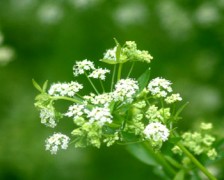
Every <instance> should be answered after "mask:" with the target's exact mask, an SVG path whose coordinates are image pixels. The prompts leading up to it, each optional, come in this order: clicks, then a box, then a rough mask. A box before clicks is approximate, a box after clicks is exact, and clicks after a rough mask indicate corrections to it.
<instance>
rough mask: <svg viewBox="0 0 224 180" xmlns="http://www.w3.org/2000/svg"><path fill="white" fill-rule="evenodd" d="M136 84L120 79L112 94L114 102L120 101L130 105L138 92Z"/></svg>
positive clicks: (132, 81)
mask: <svg viewBox="0 0 224 180" xmlns="http://www.w3.org/2000/svg"><path fill="white" fill-rule="evenodd" d="M138 89H139V87H138V82H137V81H135V80H133V79H129V78H128V79H121V80H120V81H118V82H117V84H116V85H115V90H114V92H113V94H112V96H113V98H114V101H122V102H127V103H130V102H132V101H133V96H134V95H135V93H136V92H137V91H138Z"/></svg>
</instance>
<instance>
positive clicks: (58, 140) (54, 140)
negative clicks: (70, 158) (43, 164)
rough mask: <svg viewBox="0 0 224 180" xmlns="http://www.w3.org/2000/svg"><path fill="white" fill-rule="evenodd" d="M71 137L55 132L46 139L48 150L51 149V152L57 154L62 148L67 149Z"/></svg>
mask: <svg viewBox="0 0 224 180" xmlns="http://www.w3.org/2000/svg"><path fill="white" fill-rule="evenodd" d="M69 141H70V138H69V137H68V136H66V135H64V134H61V133H55V134H54V135H53V136H51V137H49V138H48V139H46V141H45V142H46V145H45V146H46V150H49V151H50V152H51V154H56V153H57V151H58V150H59V149H60V148H61V149H67V147H68V143H69Z"/></svg>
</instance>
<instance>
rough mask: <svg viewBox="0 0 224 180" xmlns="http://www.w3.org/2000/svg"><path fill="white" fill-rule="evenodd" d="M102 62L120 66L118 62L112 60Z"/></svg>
mask: <svg viewBox="0 0 224 180" xmlns="http://www.w3.org/2000/svg"><path fill="white" fill-rule="evenodd" d="M100 61H102V62H105V63H107V64H118V62H117V61H115V60H111V59H101V60H100Z"/></svg>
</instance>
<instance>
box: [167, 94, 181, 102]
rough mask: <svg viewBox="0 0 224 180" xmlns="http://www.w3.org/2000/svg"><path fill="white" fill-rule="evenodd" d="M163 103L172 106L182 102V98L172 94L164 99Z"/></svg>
mask: <svg viewBox="0 0 224 180" xmlns="http://www.w3.org/2000/svg"><path fill="white" fill-rule="evenodd" d="M165 101H166V103H167V104H172V103H174V102H177V101H182V97H180V94H179V93H177V94H172V95H170V96H168V97H167V98H166V99H165Z"/></svg>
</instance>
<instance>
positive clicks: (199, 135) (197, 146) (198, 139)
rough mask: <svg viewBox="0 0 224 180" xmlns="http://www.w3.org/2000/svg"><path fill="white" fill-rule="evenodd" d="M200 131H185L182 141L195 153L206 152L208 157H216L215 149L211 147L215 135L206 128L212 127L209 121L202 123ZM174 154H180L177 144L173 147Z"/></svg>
mask: <svg viewBox="0 0 224 180" xmlns="http://www.w3.org/2000/svg"><path fill="white" fill-rule="evenodd" d="M200 128H201V131H199V132H185V133H183V134H182V136H181V137H182V143H183V145H184V146H186V147H187V148H188V149H189V150H190V151H191V152H193V153H194V154H195V155H201V154H206V155H207V156H208V158H210V159H212V160H213V159H215V158H216V157H217V152H216V150H215V149H214V148H213V147H212V145H213V143H214V142H215V137H213V136H211V135H210V134H208V130H210V129H211V128H212V124H211V123H202V124H201V126H200ZM173 152H174V153H176V154H182V152H181V150H180V149H178V147H177V146H175V147H174V148H173Z"/></svg>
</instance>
